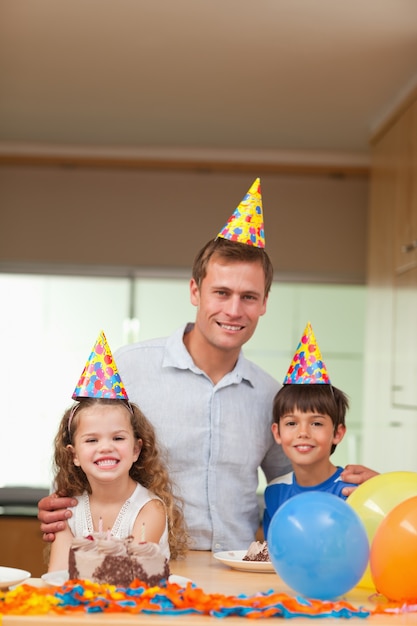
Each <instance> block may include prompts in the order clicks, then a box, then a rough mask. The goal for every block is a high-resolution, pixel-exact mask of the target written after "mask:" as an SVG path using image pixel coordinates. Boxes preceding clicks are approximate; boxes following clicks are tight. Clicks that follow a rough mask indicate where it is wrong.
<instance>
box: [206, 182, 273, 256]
mask: <svg viewBox="0 0 417 626" xmlns="http://www.w3.org/2000/svg"><path fill="white" fill-rule="evenodd" d="M217 237H223V238H224V239H230V240H231V241H237V242H239V243H246V244H247V245H249V246H255V247H256V248H265V232H264V218H263V213H262V194H261V181H260V180H259V178H257V179H256V180H255V181H254V183H253V184H252V186H251V188H250V189H249V191H248V192H247V194H246V195H245V197H244V198H243V200H242V202H241V203H240V204H239V206H238V207H237V209H235V212H234V213H233V214H232V215H231V216H230V217H229V219H228V220H227V222H226V224H225V225H224V226H223V228H222V229H221V231H220V232H219V234H218V235H217Z"/></svg>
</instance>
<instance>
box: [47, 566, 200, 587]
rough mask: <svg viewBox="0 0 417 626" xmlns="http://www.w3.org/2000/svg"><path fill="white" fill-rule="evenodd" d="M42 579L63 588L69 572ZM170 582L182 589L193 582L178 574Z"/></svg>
mask: <svg viewBox="0 0 417 626" xmlns="http://www.w3.org/2000/svg"><path fill="white" fill-rule="evenodd" d="M41 578H42V580H43V581H44V582H45V583H46V584H47V585H51V586H52V587H61V585H64V584H65V583H66V582H67V580H68V570H66V569H63V570H59V571H56V572H48V573H47V574H43V575H42V576H41ZM168 581H169V582H170V583H177V585H180V586H182V587H186V586H187V583H190V582H192V581H191V580H190V579H189V578H185V577H184V576H178V575H177V574H171V576H170V577H169V578H168Z"/></svg>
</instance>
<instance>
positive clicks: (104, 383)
mask: <svg viewBox="0 0 417 626" xmlns="http://www.w3.org/2000/svg"><path fill="white" fill-rule="evenodd" d="M72 397H73V399H74V400H76V399H77V398H111V399H114V400H128V397H127V393H126V389H125V387H124V384H123V382H122V379H121V378H120V374H119V372H118V370H117V366H116V363H115V361H114V359H113V355H112V353H111V350H110V348H109V345H108V343H107V339H106V337H105V335H104V332H103V331H101V332H100V334H99V336H98V338H97V341H96V343H95V344H94V346H93V349H92V350H91V354H90V356H89V357H88V360H87V363H86V364H85V367H84V370H83V372H82V374H81V376H80V379H79V381H78V384H77V386H76V387H75V389H74V393H73V394H72Z"/></svg>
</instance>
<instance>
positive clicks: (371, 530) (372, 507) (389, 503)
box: [346, 472, 417, 590]
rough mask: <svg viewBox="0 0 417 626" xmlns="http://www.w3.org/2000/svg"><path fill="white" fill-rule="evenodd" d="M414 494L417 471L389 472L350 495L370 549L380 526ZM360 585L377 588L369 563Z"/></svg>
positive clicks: (416, 483) (360, 486)
mask: <svg viewBox="0 0 417 626" xmlns="http://www.w3.org/2000/svg"><path fill="white" fill-rule="evenodd" d="M413 496H417V472H387V473H386V474H379V475H378V476H374V477H373V478H370V479H369V480H367V481H366V482H364V483H362V485H359V487H357V488H356V489H355V491H354V492H353V493H352V494H351V495H350V496H349V497H348V498H347V500H346V502H347V503H348V504H350V506H351V507H352V508H353V509H354V510H355V511H356V513H357V514H358V515H359V517H360V519H361V520H362V522H363V524H364V526H365V530H366V534H367V536H368V541H369V547H370V548H371V546H372V541H373V539H374V537H375V533H376V531H377V528H378V526H379V525H380V523H381V522H382V520H383V519H384V518H385V517H386V515H387V514H388V513H389V512H390V511H391V510H392V509H393V508H395V507H396V506H397V505H398V504H400V503H401V502H403V501H404V500H407V499H408V498H412V497H413ZM357 586H358V587H366V588H368V589H373V590H375V585H374V582H373V579H372V574H371V570H370V567H369V563H368V566H367V568H366V570H365V573H364V575H363V576H362V578H361V580H360V581H359V582H358V584H357Z"/></svg>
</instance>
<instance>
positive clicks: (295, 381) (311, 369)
mask: <svg viewBox="0 0 417 626" xmlns="http://www.w3.org/2000/svg"><path fill="white" fill-rule="evenodd" d="M283 384H284V385H320V384H321V385H330V384H331V382H330V378H329V375H328V373H327V368H326V366H325V364H324V362H323V359H322V356H321V352H320V348H319V347H318V344H317V340H316V337H315V335H314V332H313V329H312V327H311V324H310V322H308V324H307V326H306V327H305V330H304V332H303V335H302V337H301V340H300V343H299V344H298V348H297V351H296V353H295V354H294V356H293V359H292V362H291V365H290V367H289V369H288V372H287V374H286V376H285V378H284V382H283Z"/></svg>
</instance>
